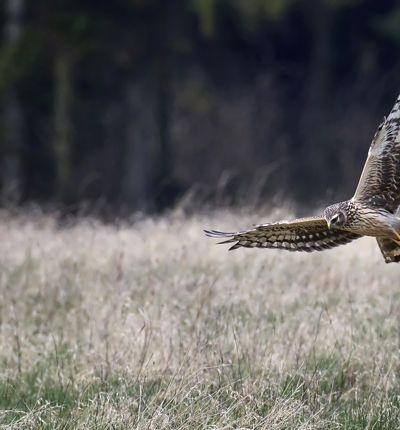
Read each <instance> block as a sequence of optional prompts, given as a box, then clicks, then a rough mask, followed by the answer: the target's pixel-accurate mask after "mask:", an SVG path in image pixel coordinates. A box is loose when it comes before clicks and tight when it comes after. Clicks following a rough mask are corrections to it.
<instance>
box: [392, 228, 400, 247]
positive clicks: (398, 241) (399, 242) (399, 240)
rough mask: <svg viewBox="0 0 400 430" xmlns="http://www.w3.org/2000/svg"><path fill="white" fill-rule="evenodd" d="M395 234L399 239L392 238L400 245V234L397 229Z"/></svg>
mask: <svg viewBox="0 0 400 430" xmlns="http://www.w3.org/2000/svg"><path fill="white" fill-rule="evenodd" d="M395 234H396V238H397V239H398V240H396V239H392V241H393V242H394V243H396V244H397V245H399V246H400V235H399V233H397V231H395Z"/></svg>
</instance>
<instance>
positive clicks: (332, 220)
mask: <svg viewBox="0 0 400 430" xmlns="http://www.w3.org/2000/svg"><path fill="white" fill-rule="evenodd" d="M338 221H339V215H335V216H334V217H333V218H332V219H331V223H332V224H335V223H337V222H338Z"/></svg>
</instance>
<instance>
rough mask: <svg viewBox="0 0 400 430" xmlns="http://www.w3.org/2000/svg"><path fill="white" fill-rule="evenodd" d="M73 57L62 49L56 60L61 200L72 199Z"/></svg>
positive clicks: (56, 145)
mask: <svg viewBox="0 0 400 430" xmlns="http://www.w3.org/2000/svg"><path fill="white" fill-rule="evenodd" d="M72 67H73V65H72V55H71V54H70V52H69V51H68V50H67V49H60V50H59V51H58V52H57V53H56V56H55V59H54V140H53V148H54V153H55V156H56V164H57V194H58V195H59V196H60V198H61V200H62V201H64V202H68V201H69V200H70V199H71V190H72V187H71V186H69V181H70V168H71V146H72V145H71V139H72V124H71V104H72V100H73V84H72Z"/></svg>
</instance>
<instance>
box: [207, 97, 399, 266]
mask: <svg viewBox="0 0 400 430" xmlns="http://www.w3.org/2000/svg"><path fill="white" fill-rule="evenodd" d="M399 206H400V96H399V97H398V99H397V101H396V103H395V105H394V107H393V109H392V111H391V113H390V114H389V116H388V117H387V118H384V120H383V122H382V124H381V125H380V126H379V128H378V130H377V132H376V134H375V136H374V139H373V141H372V144H371V147H370V149H369V151H368V157H367V161H366V163H365V166H364V169H363V172H362V174H361V178H360V181H359V184H358V186H357V189H356V192H355V194H354V196H353V198H352V199H351V200H347V201H344V202H340V203H336V204H334V205H332V206H329V207H327V208H326V209H325V211H324V215H323V216H322V215H321V216H316V217H310V218H300V219H295V220H291V221H280V222H275V223H267V224H260V225H256V226H254V228H253V229H251V230H246V231H242V232H236V233H222V232H218V231H215V230H211V231H205V233H206V235H207V236H210V237H215V238H228V240H226V241H224V242H221V243H235V244H234V245H233V246H232V247H231V248H230V249H237V248H240V247H246V248H276V249H284V250H287V251H305V252H314V251H324V250H326V249H331V248H334V247H336V246H339V245H344V244H347V243H349V242H351V241H353V240H355V239H358V238H360V237H362V236H373V237H376V238H377V242H378V245H379V247H380V250H381V252H382V254H383V257H384V259H385V262H386V263H391V262H400V218H398V217H397V216H395V213H396V212H397V209H398V207H399Z"/></svg>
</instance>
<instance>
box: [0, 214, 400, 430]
mask: <svg viewBox="0 0 400 430" xmlns="http://www.w3.org/2000/svg"><path fill="white" fill-rule="evenodd" d="M289 216H290V214H288V213H287V211H273V212H269V211H268V210H259V211H258V213H238V212H237V213H233V212H228V211H220V212H213V213H210V214H202V215H195V216H192V217H189V218H185V217H183V216H181V215H179V214H178V213H176V214H172V215H170V216H165V217H161V218H154V219H145V220H143V221H140V222H137V223H135V224H134V225H131V226H129V225H120V226H119V227H115V226H107V225H102V224H101V223H99V222H98V221H94V220H88V219H83V220H81V221H80V222H78V223H76V224H74V225H71V226H69V227H63V228H57V225H56V221H55V219H53V218H51V217H43V216H33V215H32V216H24V215H18V216H13V217H12V216H11V215H9V214H7V213H0V238H1V241H0V346H1V348H0V362H1V365H0V405H1V408H0V429H93V430H97V429H151V430H153V429H273V430H284V429H285V430H286V429H287V430H289V429H371V430H372V429H398V428H399V422H400V409H399V408H400V356H399V350H400V324H399V323H400V266H399V265H395V264H391V265H386V264H385V263H384V261H383V258H382V256H381V255H380V252H379V249H378V247H377V245H376V243H375V240H374V239H371V238H365V239H361V240H359V241H356V242H354V243H352V244H350V245H347V246H344V247H341V248H338V249H335V250H332V251H326V252H323V253H314V254H295V253H287V252H284V251H274V250H249V249H246V250H242V249H240V250H237V251H234V252H227V249H228V246H226V245H218V246H216V245H215V240H212V239H209V238H206V237H205V236H204V234H203V232H202V230H203V228H215V229H222V230H226V231H229V230H236V229H244V228H247V227H249V226H250V224H251V223H252V222H263V221H267V220H271V221H273V220H275V219H279V218H281V217H284V218H287V217H289Z"/></svg>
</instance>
